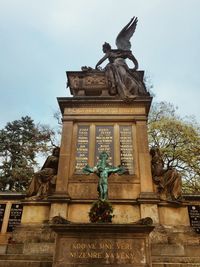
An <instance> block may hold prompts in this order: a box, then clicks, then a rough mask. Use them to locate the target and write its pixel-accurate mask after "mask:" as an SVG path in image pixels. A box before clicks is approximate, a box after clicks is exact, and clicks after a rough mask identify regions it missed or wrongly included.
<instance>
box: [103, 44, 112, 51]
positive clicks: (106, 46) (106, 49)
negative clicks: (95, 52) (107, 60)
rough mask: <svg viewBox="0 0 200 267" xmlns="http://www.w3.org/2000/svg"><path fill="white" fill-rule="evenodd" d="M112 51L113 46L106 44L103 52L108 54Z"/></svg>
mask: <svg viewBox="0 0 200 267" xmlns="http://www.w3.org/2000/svg"><path fill="white" fill-rule="evenodd" d="M110 50H111V46H110V44H109V43H106V42H105V43H104V44H103V52H104V53H106V52H108V51H110Z"/></svg>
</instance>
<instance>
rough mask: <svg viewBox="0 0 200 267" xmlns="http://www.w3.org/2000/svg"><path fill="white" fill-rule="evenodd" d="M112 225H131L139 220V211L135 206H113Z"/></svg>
mask: <svg viewBox="0 0 200 267" xmlns="http://www.w3.org/2000/svg"><path fill="white" fill-rule="evenodd" d="M113 214H114V218H113V223H131V222H135V221H138V220H139V219H140V209H139V206H137V205H134V206H133V205H127V204H126V205H119V204H113Z"/></svg>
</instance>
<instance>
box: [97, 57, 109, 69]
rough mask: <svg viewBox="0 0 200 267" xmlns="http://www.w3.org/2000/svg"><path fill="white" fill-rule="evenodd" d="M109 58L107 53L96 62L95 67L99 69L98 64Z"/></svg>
mask: <svg viewBox="0 0 200 267" xmlns="http://www.w3.org/2000/svg"><path fill="white" fill-rule="evenodd" d="M107 58H108V56H107V55H105V56H104V57H102V58H101V59H100V60H99V61H98V62H97V64H96V66H95V69H98V66H100V65H101V64H102V63H103V62H104V61H105V60H106V59H107Z"/></svg>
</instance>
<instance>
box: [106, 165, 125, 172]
mask: <svg viewBox="0 0 200 267" xmlns="http://www.w3.org/2000/svg"><path fill="white" fill-rule="evenodd" d="M116 172H117V173H119V174H123V173H124V172H125V168H124V167H123V166H119V167H110V168H109V170H108V173H116Z"/></svg>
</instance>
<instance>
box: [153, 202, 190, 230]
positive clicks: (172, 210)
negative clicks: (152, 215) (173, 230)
mask: <svg viewBox="0 0 200 267" xmlns="http://www.w3.org/2000/svg"><path fill="white" fill-rule="evenodd" d="M158 212H159V220H160V224H163V225H173V226H176V225H185V226H189V225H190V222H189V217H188V211H187V207H166V206H163V207H161V206H160V207H159V208H158Z"/></svg>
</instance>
